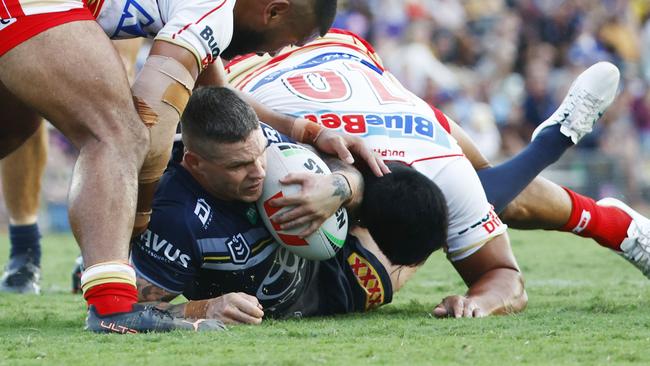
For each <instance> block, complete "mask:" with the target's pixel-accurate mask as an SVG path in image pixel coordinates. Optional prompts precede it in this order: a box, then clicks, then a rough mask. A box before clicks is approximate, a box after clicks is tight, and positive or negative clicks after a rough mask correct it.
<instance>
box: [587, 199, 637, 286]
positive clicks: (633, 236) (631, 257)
mask: <svg viewBox="0 0 650 366" xmlns="http://www.w3.org/2000/svg"><path fill="white" fill-rule="evenodd" d="M596 203H597V204H598V205H599V206H604V207H617V208H619V209H621V210H623V211H624V212H625V213H626V214H628V215H630V217H632V222H631V223H630V226H629V227H628V228H627V237H626V238H625V239H623V242H622V243H621V250H622V252H621V253H619V254H620V255H621V256H622V257H623V258H625V259H627V261H628V262H630V263H632V264H633V265H634V266H635V267H636V268H638V269H639V270H640V271H641V272H643V274H644V275H645V276H646V277H648V278H650V219H648V218H646V217H644V216H643V215H641V214H640V213H638V212H636V211H634V210H633V209H632V208H631V207H630V206H628V205H626V204H625V203H623V202H621V201H619V200H617V199H616V198H610V197H607V198H603V199H602V200H600V201H598V202H596Z"/></svg>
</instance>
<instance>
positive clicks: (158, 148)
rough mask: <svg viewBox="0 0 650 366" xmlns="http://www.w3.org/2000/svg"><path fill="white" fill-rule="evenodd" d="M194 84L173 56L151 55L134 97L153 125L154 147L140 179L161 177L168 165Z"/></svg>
mask: <svg viewBox="0 0 650 366" xmlns="http://www.w3.org/2000/svg"><path fill="white" fill-rule="evenodd" d="M193 88H194V78H193V77H192V75H191V74H190V72H189V71H188V70H187V69H186V68H185V66H183V65H182V64H181V63H180V62H178V61H176V60H175V59H173V58H170V57H163V56H156V55H154V56H149V58H148V59H147V62H146V63H145V64H144V66H143V67H142V70H141V71H140V74H138V77H137V78H136V81H135V84H134V85H133V99H134V103H135V106H136V109H137V110H138V113H139V114H140V118H142V121H143V122H144V123H145V125H147V127H149V131H150V135H151V147H150V148H149V153H148V154H147V157H146V158H145V162H144V164H143V165H142V169H141V170H140V179H139V182H140V183H152V182H155V181H157V180H158V179H159V178H160V176H161V175H162V173H163V172H164V170H165V167H166V166H167V161H168V160H169V156H170V154H171V150H172V144H173V141H174V134H175V133H176V126H177V125H178V121H179V119H180V116H181V114H182V113H183V110H184V109H185V106H186V105H187V101H188V100H189V98H190V95H191V93H192V89H193Z"/></svg>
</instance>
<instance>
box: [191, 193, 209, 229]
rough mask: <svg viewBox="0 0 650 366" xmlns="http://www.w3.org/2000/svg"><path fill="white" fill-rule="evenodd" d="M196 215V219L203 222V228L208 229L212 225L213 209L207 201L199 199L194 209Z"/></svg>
mask: <svg viewBox="0 0 650 366" xmlns="http://www.w3.org/2000/svg"><path fill="white" fill-rule="evenodd" d="M194 214H195V215H196V217H198V218H199V220H201V224H203V228H204V229H207V227H208V225H209V224H210V221H212V207H210V205H208V203H207V202H205V199H203V198H199V199H198V200H196V206H195V207H194Z"/></svg>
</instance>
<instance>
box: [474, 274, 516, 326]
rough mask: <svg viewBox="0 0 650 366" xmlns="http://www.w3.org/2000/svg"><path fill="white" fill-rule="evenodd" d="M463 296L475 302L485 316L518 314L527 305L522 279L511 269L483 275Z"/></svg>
mask: <svg viewBox="0 0 650 366" xmlns="http://www.w3.org/2000/svg"><path fill="white" fill-rule="evenodd" d="M465 296H466V297H467V298H469V299H471V300H473V301H474V302H476V303H477V305H478V306H479V308H480V309H482V311H484V313H485V314H486V315H506V314H513V313H518V312H520V311H522V310H524V309H525V308H526V304H527V303H528V296H527V295H526V290H525V288H524V280H523V277H522V275H521V273H520V272H519V271H516V270H515V269H511V268H497V269H494V270H491V271H489V272H487V273H485V274H484V275H483V276H481V278H480V279H479V280H478V281H476V282H475V283H474V284H472V286H471V287H470V288H469V289H468V291H467V293H466V295H465Z"/></svg>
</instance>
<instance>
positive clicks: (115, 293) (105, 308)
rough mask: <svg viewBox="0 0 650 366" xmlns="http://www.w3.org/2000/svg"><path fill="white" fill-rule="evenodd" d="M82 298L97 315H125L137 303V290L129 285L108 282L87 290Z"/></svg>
mask: <svg viewBox="0 0 650 366" xmlns="http://www.w3.org/2000/svg"><path fill="white" fill-rule="evenodd" d="M84 298H85V299H86V301H87V302H88V306H90V305H94V306H95V309H96V310H97V313H98V314H99V315H107V314H113V313H126V312H129V311H131V310H132V309H133V304H135V303H137V302H138V290H137V288H136V287H135V286H133V285H132V284H129V283H119V282H108V283H103V284H101V285H97V286H93V287H91V288H89V289H88V290H87V291H86V292H85V293H84Z"/></svg>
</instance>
